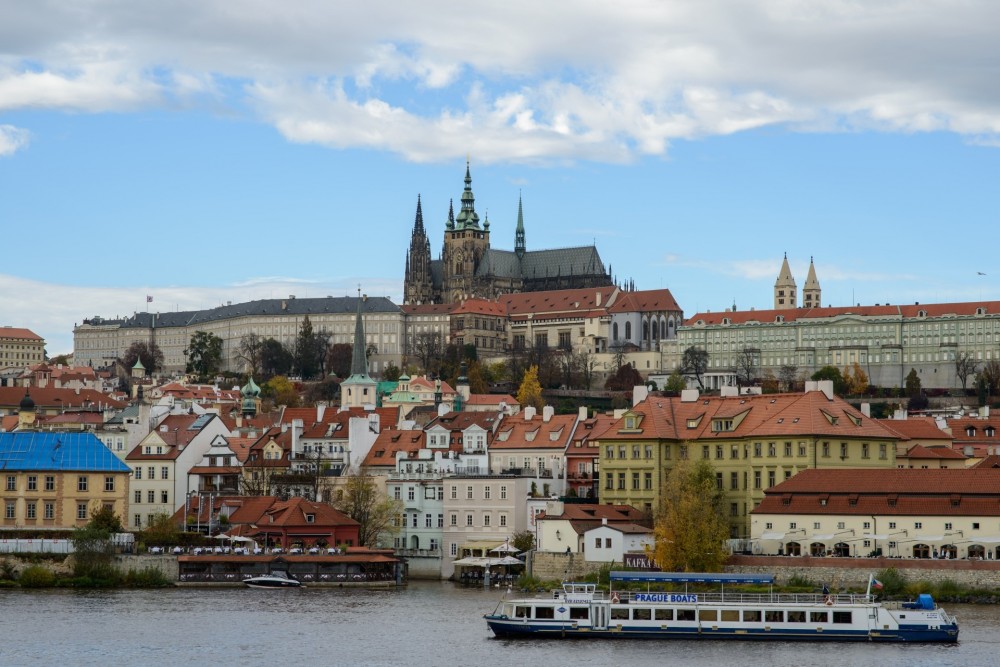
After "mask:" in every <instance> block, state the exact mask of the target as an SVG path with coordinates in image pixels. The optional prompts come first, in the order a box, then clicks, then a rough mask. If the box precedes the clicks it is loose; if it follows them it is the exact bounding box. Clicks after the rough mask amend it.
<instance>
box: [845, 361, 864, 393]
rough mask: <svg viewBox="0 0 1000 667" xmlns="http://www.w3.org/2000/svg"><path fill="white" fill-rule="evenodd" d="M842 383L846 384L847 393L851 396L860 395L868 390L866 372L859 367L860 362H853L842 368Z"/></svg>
mask: <svg viewBox="0 0 1000 667" xmlns="http://www.w3.org/2000/svg"><path fill="white" fill-rule="evenodd" d="M843 375H844V384H845V385H846V386H847V393H848V394H850V395H851V396H861V395H863V394H864V393H865V392H866V391H868V374H867V373H865V371H864V369H863V368H861V364H859V363H858V362H856V361H855V362H854V363H853V364H851V365H850V366H848V367H847V368H845V369H844V374H843Z"/></svg>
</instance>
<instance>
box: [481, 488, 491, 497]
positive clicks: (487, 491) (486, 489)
mask: <svg viewBox="0 0 1000 667" xmlns="http://www.w3.org/2000/svg"><path fill="white" fill-rule="evenodd" d="M483 499H484V500H489V499H490V487H489V486H484V487H483Z"/></svg>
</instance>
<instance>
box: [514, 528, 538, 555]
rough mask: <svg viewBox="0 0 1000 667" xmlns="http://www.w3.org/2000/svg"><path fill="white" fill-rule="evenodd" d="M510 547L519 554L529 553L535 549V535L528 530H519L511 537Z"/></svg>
mask: <svg viewBox="0 0 1000 667" xmlns="http://www.w3.org/2000/svg"><path fill="white" fill-rule="evenodd" d="M510 546H512V547H514V548H515V549H517V550H518V551H520V552H525V551H531V550H532V549H533V548H534V547H535V535H534V533H532V532H531V531H530V530H519V531H517V532H516V533H514V534H513V535H511V538H510Z"/></svg>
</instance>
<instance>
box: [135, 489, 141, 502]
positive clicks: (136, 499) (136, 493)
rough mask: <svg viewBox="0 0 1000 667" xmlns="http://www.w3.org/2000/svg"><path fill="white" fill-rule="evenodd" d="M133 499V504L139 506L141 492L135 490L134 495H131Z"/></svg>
mask: <svg viewBox="0 0 1000 667" xmlns="http://www.w3.org/2000/svg"><path fill="white" fill-rule="evenodd" d="M133 497H134V499H135V500H134V502H135V504H136V505H139V504H141V503H142V491H140V490H138V489H136V490H135V493H134V494H133Z"/></svg>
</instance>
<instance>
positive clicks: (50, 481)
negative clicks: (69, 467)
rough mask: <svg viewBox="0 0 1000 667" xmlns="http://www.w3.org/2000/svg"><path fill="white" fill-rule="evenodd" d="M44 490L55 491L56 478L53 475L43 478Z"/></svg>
mask: <svg viewBox="0 0 1000 667" xmlns="http://www.w3.org/2000/svg"><path fill="white" fill-rule="evenodd" d="M45 490H46V491H55V490H56V478H55V476H54V475H46V476H45Z"/></svg>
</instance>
